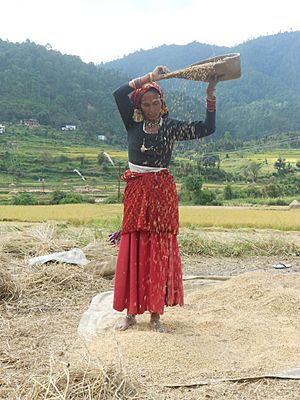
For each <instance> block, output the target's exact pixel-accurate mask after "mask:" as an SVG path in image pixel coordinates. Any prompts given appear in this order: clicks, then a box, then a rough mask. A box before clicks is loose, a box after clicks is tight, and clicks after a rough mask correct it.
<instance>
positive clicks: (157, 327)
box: [150, 313, 165, 333]
mask: <svg viewBox="0 0 300 400" xmlns="http://www.w3.org/2000/svg"><path fill="white" fill-rule="evenodd" d="M150 327H151V329H152V330H153V331H155V332H160V333H163V332H164V331H165V330H164V328H163V327H162V325H161V323H160V315H159V314H156V313H152V314H151V318H150Z"/></svg>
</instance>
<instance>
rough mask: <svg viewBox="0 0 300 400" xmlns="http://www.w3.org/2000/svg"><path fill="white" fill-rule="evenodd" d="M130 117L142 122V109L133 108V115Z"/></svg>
mask: <svg viewBox="0 0 300 400" xmlns="http://www.w3.org/2000/svg"><path fill="white" fill-rule="evenodd" d="M132 119H133V120H134V122H137V123H138V122H143V121H144V117H143V114H142V111H141V110H139V109H138V108H135V109H134V111H133V116H132Z"/></svg>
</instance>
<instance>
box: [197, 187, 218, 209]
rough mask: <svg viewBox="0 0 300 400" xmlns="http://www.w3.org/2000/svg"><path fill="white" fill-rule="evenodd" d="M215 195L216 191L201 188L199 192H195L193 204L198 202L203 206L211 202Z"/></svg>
mask: <svg viewBox="0 0 300 400" xmlns="http://www.w3.org/2000/svg"><path fill="white" fill-rule="evenodd" d="M216 197H217V196H216V193H215V192H213V191H212V190H207V189H203V190H200V192H199V193H197V194H195V196H194V202H195V204H200V205H203V206H204V205H207V204H212V202H214V201H215V200H216Z"/></svg>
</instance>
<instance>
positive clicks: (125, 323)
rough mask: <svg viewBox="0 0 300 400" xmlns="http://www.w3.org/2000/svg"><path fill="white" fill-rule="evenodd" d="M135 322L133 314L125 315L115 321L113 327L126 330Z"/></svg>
mask: <svg viewBox="0 0 300 400" xmlns="http://www.w3.org/2000/svg"><path fill="white" fill-rule="evenodd" d="M135 324H136V319H135V315H127V316H126V317H125V318H123V319H122V320H121V321H119V322H117V323H116V325H115V329H117V330H119V331H126V329H128V328H129V327H130V326H132V325H135Z"/></svg>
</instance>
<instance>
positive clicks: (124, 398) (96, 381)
mask: <svg viewBox="0 0 300 400" xmlns="http://www.w3.org/2000/svg"><path fill="white" fill-rule="evenodd" d="M19 395H20V396H21V397H20V398H22V399H24V400H27V399H31V400H40V399H49V400H50V399H51V400H62V399H63V400H74V399H78V400H79V399H94V400H104V399H106V400H109V399H115V400H138V399H141V398H142V397H141V395H140V394H139V392H138V389H137V387H134V386H133V385H132V384H130V383H129V381H128V379H126V378H125V377H124V376H123V375H122V374H121V373H120V372H118V371H116V369H114V368H113V367H106V368H99V367H98V368H96V367H93V366H90V365H88V366H82V365H80V366H79V365H75V366H70V365H63V364H58V363H56V364H55V362H54V361H53V360H51V361H50V367H49V372H48V375H47V374H44V375H41V376H35V377H32V378H31V379H30V381H29V382H24V383H23V385H22V386H21V388H20V391H19Z"/></svg>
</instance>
